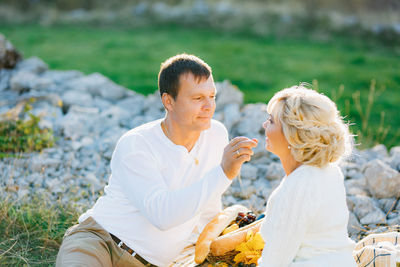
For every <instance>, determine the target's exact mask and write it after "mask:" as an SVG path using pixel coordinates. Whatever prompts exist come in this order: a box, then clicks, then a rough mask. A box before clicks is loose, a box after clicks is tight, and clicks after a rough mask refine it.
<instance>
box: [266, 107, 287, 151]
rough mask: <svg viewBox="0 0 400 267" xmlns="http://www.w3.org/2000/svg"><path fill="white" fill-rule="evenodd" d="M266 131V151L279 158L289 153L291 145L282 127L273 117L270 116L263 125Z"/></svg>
mask: <svg viewBox="0 0 400 267" xmlns="http://www.w3.org/2000/svg"><path fill="white" fill-rule="evenodd" d="M263 127H264V129H265V136H266V138H265V149H266V150H268V151H269V152H272V153H274V154H275V155H277V156H278V157H281V156H284V155H286V154H287V153H288V152H289V148H288V146H289V143H288V141H287V140H286V138H285V136H284V134H283V131H282V127H281V125H280V123H279V121H278V120H276V118H274V116H273V115H271V114H268V117H267V120H266V121H265V122H264V123H263Z"/></svg>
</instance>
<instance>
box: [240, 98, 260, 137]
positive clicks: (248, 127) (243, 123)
mask: <svg viewBox="0 0 400 267" xmlns="http://www.w3.org/2000/svg"><path fill="white" fill-rule="evenodd" d="M266 108H267V106H266V105H265V104H261V103H259V104H248V105H246V106H245V107H244V108H243V110H242V117H241V120H240V122H239V123H238V124H237V127H235V130H236V131H237V133H238V134H240V135H246V136H260V135H261V133H264V128H263V126H262V124H263V122H264V121H265V119H266V117H267V112H266Z"/></svg>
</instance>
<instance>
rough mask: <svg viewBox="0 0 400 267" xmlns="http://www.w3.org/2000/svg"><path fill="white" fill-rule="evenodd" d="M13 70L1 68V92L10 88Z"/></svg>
mask: <svg viewBox="0 0 400 267" xmlns="http://www.w3.org/2000/svg"><path fill="white" fill-rule="evenodd" d="M12 73H13V70H10V69H1V68H0V92H1V91H4V90H5V89H7V88H9V87H10V79H11V75H12Z"/></svg>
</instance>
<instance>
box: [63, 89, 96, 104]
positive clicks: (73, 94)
mask: <svg viewBox="0 0 400 267" xmlns="http://www.w3.org/2000/svg"><path fill="white" fill-rule="evenodd" d="M62 100H63V104H64V105H66V106H71V105H78V106H82V107H91V106H92V105H93V97H92V96H91V95H90V94H89V93H85V92H81V91H78V90H69V91H66V92H65V93H64V94H63V95H62Z"/></svg>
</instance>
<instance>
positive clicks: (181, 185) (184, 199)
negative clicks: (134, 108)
mask: <svg viewBox="0 0 400 267" xmlns="http://www.w3.org/2000/svg"><path fill="white" fill-rule="evenodd" d="M227 144H228V132H227V130H226V128H225V127H224V126H223V125H222V124H221V123H219V122H217V121H214V120H212V122H211V127H210V128H209V129H207V130H205V131H202V132H201V134H200V137H199V139H198V140H197V142H196V144H195V145H194V147H193V148H192V150H191V151H190V152H188V151H187V149H186V148H185V147H183V146H180V145H175V144H174V143H173V142H172V141H171V140H170V139H168V138H167V137H166V136H165V134H164V132H163V131H162V129H161V120H157V121H153V122H150V123H147V124H145V125H142V126H139V127H138V128H135V129H133V130H130V131H129V132H128V133H126V134H125V135H123V136H122V137H121V138H120V140H119V141H118V143H117V146H116V148H115V151H114V153H113V156H112V159H111V176H110V178H109V182H108V185H107V186H106V187H105V189H104V193H105V194H104V196H102V197H100V198H99V199H98V200H97V202H96V204H95V205H94V206H93V208H92V209H90V210H88V211H87V212H86V213H84V214H83V215H81V217H80V218H79V221H80V222H82V221H83V220H84V219H86V218H87V217H88V216H92V217H93V218H94V219H95V220H96V222H98V223H99V224H100V225H101V226H102V227H103V228H104V229H106V230H107V231H108V232H110V233H112V234H114V235H115V236H117V237H118V238H120V239H121V240H122V241H123V242H124V243H126V244H127V245H128V246H129V247H130V248H132V249H133V250H134V251H135V252H137V253H138V254H139V255H140V256H142V257H143V258H145V259H146V260H147V261H149V262H150V263H152V264H155V265H157V266H167V265H168V264H170V263H171V261H172V260H173V259H174V258H176V256H178V255H179V253H180V252H181V250H182V249H183V248H184V247H185V246H187V245H188V244H189V243H190V242H195V241H196V239H197V236H196V233H197V234H198V233H199V232H201V230H202V228H203V227H204V226H205V224H206V223H207V222H208V221H209V220H211V219H212V217H214V216H215V215H216V214H217V213H218V212H219V211H220V210H221V206H222V205H221V195H222V194H223V192H224V191H225V190H226V189H227V188H228V186H229V185H230V183H231V181H230V180H229V179H228V178H227V177H226V175H225V174H224V172H223V170H222V168H221V166H220V163H221V159H222V155H223V151H224V147H225V146H226V145H227Z"/></svg>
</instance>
